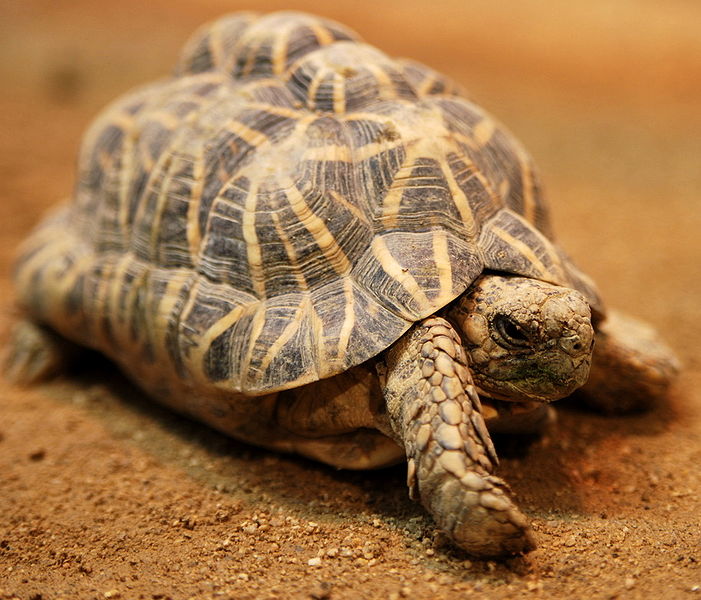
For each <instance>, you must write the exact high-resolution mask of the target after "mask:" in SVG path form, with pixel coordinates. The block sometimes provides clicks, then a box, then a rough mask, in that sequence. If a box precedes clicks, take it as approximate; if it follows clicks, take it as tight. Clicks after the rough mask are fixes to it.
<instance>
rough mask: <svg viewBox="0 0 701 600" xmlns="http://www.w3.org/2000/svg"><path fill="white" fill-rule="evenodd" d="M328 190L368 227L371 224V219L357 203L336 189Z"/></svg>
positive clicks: (336, 200) (335, 199)
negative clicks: (350, 200)
mask: <svg viewBox="0 0 701 600" xmlns="http://www.w3.org/2000/svg"><path fill="white" fill-rule="evenodd" d="M328 192H329V195H330V196H331V197H332V198H333V199H334V201H335V202H338V203H339V204H342V205H343V207H344V208H345V209H346V210H347V211H348V212H350V213H351V214H352V215H353V216H354V217H355V218H356V219H358V220H359V221H362V222H363V223H365V225H367V226H368V227H369V226H370V221H369V219H368V217H367V215H366V214H365V213H364V212H363V211H362V210H360V209H359V208H358V207H357V206H356V205H355V204H353V203H352V202H349V201H348V200H347V199H346V198H345V197H344V196H343V195H342V194H339V193H338V192H337V191H336V190H329V191H328Z"/></svg>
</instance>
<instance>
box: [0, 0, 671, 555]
mask: <svg viewBox="0 0 701 600" xmlns="http://www.w3.org/2000/svg"><path fill="white" fill-rule="evenodd" d="M14 278H15V282H16V288H17V297H18V302H19V306H20V307H21V310H22V311H23V313H24V315H25V316H24V320H22V321H20V322H19V323H18V324H17V326H16V327H15V329H14V332H13V334H12V340H11V345H10V352H9V356H8V359H7V371H8V373H9V374H10V376H11V377H13V378H14V379H15V380H17V381H20V382H25V383H28V382H33V381H38V380H40V379H42V378H45V377H49V376H51V375H53V374H55V373H57V372H58V371H59V370H60V369H62V368H63V367H64V366H65V365H66V364H67V363H68V362H69V361H70V360H75V359H76V356H79V354H80V352H79V350H78V349H79V348H80V347H88V348H91V349H96V350H99V351H100V352H102V353H104V354H105V355H107V356H108V357H110V358H111V359H113V360H114V361H115V362H116V363H117V364H118V365H119V366H120V367H121V368H122V369H123V370H124V372H125V373H126V374H127V375H128V376H129V377H130V378H131V379H133V380H134V381H135V382H136V383H137V384H138V385H139V386H140V387H141V388H143V389H144V390H145V391H146V392H147V393H148V394H150V395H151V396H153V397H154V398H155V399H158V400H160V401H161V402H163V403H165V404H166V405H169V406H171V407H173V408H175V409H177V410H178V411H180V412H182V413H185V414H187V415H191V416H192V417H194V418H196V419H199V420H201V421H204V422H205V423H208V424H209V425H211V426H213V427H215V428H216V429H219V430H221V431H223V432H225V433H227V434H229V435H231V436H233V437H235V438H238V439H240V440H243V441H245V442H249V443H252V444H257V445H260V446H264V447H267V448H272V449H276V450H280V451H284V452H293V453H299V454H302V455H305V456H307V457H312V458H314V459H317V460H320V461H323V462H325V463H328V464H330V465H333V466H336V467H341V468H346V469H366V468H379V467H384V466H386V465H390V464H394V463H396V462H398V461H402V460H405V459H406V460H407V465H408V471H407V482H408V486H409V490H410V494H411V496H412V497H413V498H418V499H420V500H421V502H422V503H423V505H424V506H425V507H426V508H427V509H428V511H429V512H430V514H431V515H432V516H433V518H434V520H435V522H436V524H437V525H438V527H439V528H441V529H442V530H444V531H445V532H447V534H448V535H449V536H450V538H452V540H453V541H454V542H455V543H456V544H457V545H458V546H460V547H461V548H463V549H465V550H466V551H467V552H469V553H470V554H472V555H474V556H477V557H498V556H508V555H514V554H519V553H524V552H527V551H529V550H530V549H531V548H533V547H534V538H533V535H532V533H531V530H530V527H529V523H528V519H527V518H526V516H525V515H524V514H523V513H522V512H521V511H520V509H519V508H518V507H517V505H516V503H515V502H514V500H513V499H512V497H511V494H510V492H509V490H508V487H507V485H506V483H505V482H504V481H503V480H501V479H500V478H498V477H497V476H496V475H495V469H496V467H497V464H498V459H497V454H496V452H495V449H494V445H493V443H492V440H491V438H490V431H492V432H493V431H503V432H522V431H535V430H539V429H540V428H542V427H543V425H544V424H545V423H547V422H548V420H549V416H548V415H549V408H548V406H549V404H548V403H549V402H551V401H553V400H557V399H559V398H562V397H565V396H568V395H570V394H571V393H572V392H573V391H575V390H576V389H577V388H579V387H581V386H582V385H584V384H585V383H586V382H587V377H588V375H589V373H590V369H591V374H592V376H591V379H590V383H589V384H588V386H585V388H584V389H585V390H586V391H587V393H588V395H589V397H590V398H592V402H594V403H595V404H597V405H598V406H599V407H600V408H602V409H603V410H606V411H616V410H623V409H628V408H634V407H640V406H644V405H648V404H651V403H653V402H654V401H655V400H656V399H658V398H660V397H662V396H663V395H664V394H665V392H666V390H667V388H668V386H669V384H670V382H671V381H672V380H673V378H674V375H675V373H676V370H677V367H676V362H675V359H674V355H673V354H672V352H671V351H670V350H669V349H668V348H667V347H666V346H665V345H664V344H663V343H662V342H661V341H660V339H659V337H658V336H657V334H656V333H655V332H654V331H653V330H652V329H651V328H649V327H648V326H647V325H645V324H642V323H639V322H637V321H635V320H633V319H631V318H629V317H625V316H623V315H619V314H618V313H615V312H611V311H606V310H605V308H604V306H603V304H602V301H601V299H600V296H599V294H598V292H597V290H596V287H595V285H594V283H593V282H592V281H591V280H590V279H589V278H588V277H587V276H586V275H584V274H583V273H582V272H580V271H579V270H578V269H577V268H576V267H575V266H574V264H573V263H572V261H571V260H570V259H569V258H568V257H567V255H566V254H565V253H564V252H563V250H561V248H560V247H559V246H558V245H556V243H555V242H554V238H553V233H552V229H551V225H550V219H549V213H548V207H547V205H546V204H545V201H544V199H543V195H542V192H541V189H540V185H539V179H538V176H537V174H536V171H535V168H534V166H533V164H532V161H531V159H530V157H529V156H528V154H527V153H526V151H525V150H524V149H523V148H522V146H521V145H520V144H519V142H517V141H516V140H515V139H514V137H513V136H512V135H511V134H510V133H509V132H508V131H507V130H506V129H505V128H504V127H503V126H502V125H500V124H499V123H498V122H497V121H496V120H494V119H493V118H492V117H491V116H489V115H488V114H487V113H486V112H485V111H483V110H482V109H481V108H479V107H478V106H476V105H475V104H474V103H472V102H471V101H470V100H468V99H467V98H466V97H465V95H464V93H463V92H462V91H461V89H460V88H459V87H458V86H457V85H455V84H454V83H452V82H451V81H450V80H449V79H447V78H446V77H444V76H442V75H440V74H439V73H437V72H435V71H433V70H431V69H430V68H428V67H426V66H423V65H421V64H419V63H417V62H413V61H410V60H394V59H391V58H389V57H388V56H386V55H385V54H383V53H382V52H380V51H379V50H377V49H375V48H373V47H371V46H369V45H367V44H365V43H363V42H362V40H361V39H360V38H359V37H358V36H357V35H356V34H355V33H354V32H352V31H350V30H349V29H347V28H345V27H344V26H342V25H340V24H337V23H335V22H332V21H329V20H326V19H322V18H317V17H314V16H310V15H306V14H302V13H294V12H280V13H273V14H269V15H264V16H261V15H258V14H255V13H239V14H234V15H230V16H225V17H223V18H220V19H219V20H216V21H214V22H213V23H210V24H208V25H206V26H204V27H201V28H200V29H199V30H198V31H197V32H196V33H195V34H194V35H193V37H192V38H191V39H190V40H189V42H188V43H187V45H186V46H185V49H184V51H183V52H182V54H181V57H180V59H179V61H178V63H177V66H176V68H175V70H174V73H173V75H172V76H170V77H167V78H165V79H163V80H160V81H157V82H155V83H153V84H150V85H146V86H145V87H142V88H140V89H138V90H136V91H133V92H131V93H129V94H128V95H126V96H125V97H123V98H121V99H119V100H117V101H116V102H115V103H114V104H112V105H111V106H110V107H108V108H107V109H106V110H105V111H104V112H103V113H102V114H101V115H100V116H99V117H98V118H97V119H96V120H95V122H94V123H93V124H92V126H91V127H90V128H89V130H88V131H87V133H86V135H85V138H84V141H83V144H82V148H81V151H80V156H79V164H78V177H77V184H76V187H75V191H74V194H73V198H72V201H71V202H70V203H67V204H65V205H63V206H61V207H59V208H58V209H57V210H55V212H53V213H52V214H51V215H50V216H49V217H48V218H46V220H45V221H44V222H43V223H42V224H41V225H40V226H39V227H38V228H37V229H36V230H35V231H34V232H33V233H32V234H31V235H30V236H29V238H28V239H27V240H26V241H25V242H24V243H23V245H22V246H21V249H20V251H19V258H18V260H17V263H16V267H15V272H14ZM595 339H596V342H597V345H596V350H593V344H594V340H595ZM592 357H593V363H592ZM597 357H603V358H600V359H599V360H597Z"/></svg>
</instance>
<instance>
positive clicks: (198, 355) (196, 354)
mask: <svg viewBox="0 0 701 600" xmlns="http://www.w3.org/2000/svg"><path fill="white" fill-rule="evenodd" d="M192 294H193V295H192V296H191V297H194V291H193V292H192ZM189 304H191V303H189ZM247 308H248V309H250V305H245V306H237V307H236V308H234V309H232V310H231V311H229V312H228V313H227V314H225V315H224V316H223V317H222V318H221V319H219V320H218V321H217V322H216V323H214V324H213V325H212V326H211V327H210V328H209V329H207V331H205V332H204V333H203V334H202V336H201V337H200V339H199V340H197V343H196V344H195V346H194V347H193V348H192V350H191V354H190V356H191V360H190V364H191V369H190V372H191V373H193V374H194V375H196V376H197V377H198V378H200V379H201V380H207V375H206V372H205V368H204V357H205V355H206V354H207V351H208V350H209V347H210V346H211V345H212V342H214V340H216V339H217V338H218V337H219V336H220V335H221V334H223V333H224V332H225V331H227V330H228V329H229V328H230V327H232V326H233V325H234V323H236V322H237V321H238V320H239V319H240V318H241V316H242V315H243V314H244V312H245V311H246V309H247Z"/></svg>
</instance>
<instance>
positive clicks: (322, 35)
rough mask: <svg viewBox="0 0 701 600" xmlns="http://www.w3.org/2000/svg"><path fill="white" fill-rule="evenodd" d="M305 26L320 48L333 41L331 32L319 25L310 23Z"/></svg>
mask: <svg viewBox="0 0 701 600" xmlns="http://www.w3.org/2000/svg"><path fill="white" fill-rule="evenodd" d="M307 26H308V27H309V29H311V30H312V31H313V32H314V36H315V37H316V39H317V40H318V41H319V44H320V45H321V46H327V45H328V44H331V43H332V42H333V41H334V37H333V35H331V32H330V31H329V30H328V29H327V28H326V27H324V26H323V25H321V24H320V23H318V22H311V23H308V24H307Z"/></svg>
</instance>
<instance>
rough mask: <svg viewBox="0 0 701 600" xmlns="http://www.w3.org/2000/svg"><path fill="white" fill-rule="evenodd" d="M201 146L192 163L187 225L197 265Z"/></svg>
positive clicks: (202, 182)
mask: <svg viewBox="0 0 701 600" xmlns="http://www.w3.org/2000/svg"><path fill="white" fill-rule="evenodd" d="M200 148H201V152H200V155H199V156H198V157H197V158H196V159H195V160H194V162H193V164H192V167H193V172H192V186H191V187H190V197H189V198H188V202H187V216H186V219H187V225H186V226H185V235H186V236H187V246H188V248H189V249H190V260H191V261H192V264H193V265H195V266H197V264H198V262H199V257H200V244H201V243H202V232H201V231H200V203H201V202H202V191H203V189H204V146H201V147H200Z"/></svg>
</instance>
